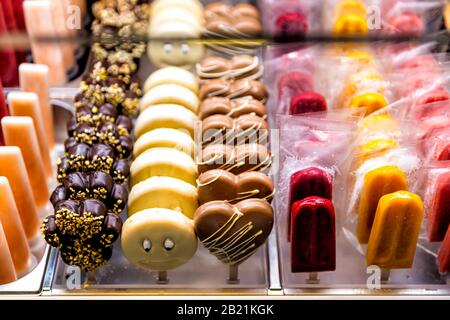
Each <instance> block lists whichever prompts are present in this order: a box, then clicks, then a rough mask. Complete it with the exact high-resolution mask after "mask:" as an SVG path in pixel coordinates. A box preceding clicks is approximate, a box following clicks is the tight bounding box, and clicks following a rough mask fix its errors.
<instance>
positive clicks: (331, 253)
mask: <svg viewBox="0 0 450 320" xmlns="http://www.w3.org/2000/svg"><path fill="white" fill-rule="evenodd" d="M335 220H336V218H335V212H334V206H333V203H332V202H331V201H330V200H328V199H324V198H320V197H315V196H313V197H308V198H305V199H303V200H300V201H297V202H295V203H294V204H293V205H292V225H291V229H292V231H291V233H292V244H291V270H292V272H309V273H311V274H310V279H309V280H310V281H314V280H315V281H317V280H318V278H317V274H316V273H317V272H319V271H333V270H335V269H336V235H335V232H336V231H335V229H336V221H335Z"/></svg>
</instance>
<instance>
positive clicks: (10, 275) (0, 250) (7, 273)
mask: <svg viewBox="0 0 450 320" xmlns="http://www.w3.org/2000/svg"><path fill="white" fill-rule="evenodd" d="M16 280H17V275H16V271H15V270H14V263H13V261H12V258H11V253H10V252H9V247H8V242H7V241H6V237H5V233H4V232H3V226H2V223H1V222H0V285H1V284H5V283H9V282H13V281H16Z"/></svg>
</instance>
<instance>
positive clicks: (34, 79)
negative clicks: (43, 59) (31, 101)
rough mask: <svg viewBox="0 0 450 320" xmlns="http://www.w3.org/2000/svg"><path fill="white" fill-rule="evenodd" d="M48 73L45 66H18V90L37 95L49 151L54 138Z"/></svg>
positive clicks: (26, 64) (32, 64)
mask: <svg viewBox="0 0 450 320" xmlns="http://www.w3.org/2000/svg"><path fill="white" fill-rule="evenodd" d="M48 73H49V71H48V67H47V66H46V65H45V64H35V63H22V64H21V65H20V66H19V81H20V90H22V91H25V92H34V93H36V94H37V96H38V99H39V108H40V110H41V114H42V119H43V120H44V127H45V133H46V135H47V141H48V146H49V147H50V149H53V147H54V145H55V138H54V133H53V113H52V109H51V106H50V97H49V75H48Z"/></svg>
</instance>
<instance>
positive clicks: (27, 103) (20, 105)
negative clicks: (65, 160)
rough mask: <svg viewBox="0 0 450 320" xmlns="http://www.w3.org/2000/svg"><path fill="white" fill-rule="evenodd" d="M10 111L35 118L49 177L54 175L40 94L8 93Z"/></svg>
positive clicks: (35, 125)
mask: <svg viewBox="0 0 450 320" xmlns="http://www.w3.org/2000/svg"><path fill="white" fill-rule="evenodd" d="M8 104H9V113H10V114H11V115H12V116H25V117H31V118H33V122H34V127H35V128H36V135H37V138H38V142H39V150H40V151H41V157H42V162H43V163H44V169H45V172H46V175H47V177H51V176H52V162H51V160H50V151H49V148H48V143H47V137H46V135H45V129H44V123H43V120H42V115H41V113H40V108H39V100H38V96H37V95H36V94H35V93H31V92H11V93H10V94H9V95H8Z"/></svg>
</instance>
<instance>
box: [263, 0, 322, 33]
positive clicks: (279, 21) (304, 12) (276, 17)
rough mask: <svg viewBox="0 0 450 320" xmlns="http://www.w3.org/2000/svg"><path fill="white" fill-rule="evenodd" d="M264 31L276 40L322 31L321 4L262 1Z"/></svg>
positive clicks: (292, 0)
mask: <svg viewBox="0 0 450 320" xmlns="http://www.w3.org/2000/svg"><path fill="white" fill-rule="evenodd" d="M259 7H260V10H261V13H262V21H263V23H264V26H263V28H264V31H265V32H266V33H267V34H269V35H271V36H274V37H276V38H286V37H287V38H289V37H296V38H297V37H304V36H305V35H306V34H308V33H316V32H318V31H319V30H320V25H321V23H320V21H321V20H320V9H321V5H320V2H318V1H314V0H312V1H311V0H306V1H297V0H281V1H280V0H260V1H259Z"/></svg>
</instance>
